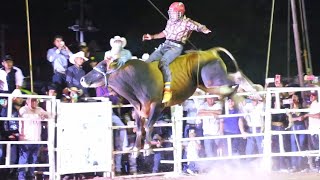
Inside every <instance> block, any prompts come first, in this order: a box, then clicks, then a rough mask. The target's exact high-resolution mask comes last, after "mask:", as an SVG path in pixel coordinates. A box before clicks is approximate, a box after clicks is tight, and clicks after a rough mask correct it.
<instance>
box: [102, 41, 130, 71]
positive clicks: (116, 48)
mask: <svg viewBox="0 0 320 180" xmlns="http://www.w3.org/2000/svg"><path fill="white" fill-rule="evenodd" d="M126 45H127V40H126V38H124V37H120V36H115V37H114V38H111V39H110V46H111V50H109V51H106V52H105V54H104V59H105V60H107V61H108V68H107V69H108V70H110V69H113V68H116V67H119V66H122V65H124V64H125V63H126V62H127V61H128V60H130V59H131V58H132V54H131V52H130V51H129V50H127V49H124V47H126ZM116 59H117V64H116V67H113V65H112V66H110V64H111V63H112V62H113V61H114V60H116Z"/></svg>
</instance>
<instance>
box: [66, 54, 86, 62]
mask: <svg viewBox="0 0 320 180" xmlns="http://www.w3.org/2000/svg"><path fill="white" fill-rule="evenodd" d="M78 57H79V58H82V59H84V60H85V61H88V58H86V57H85V56H84V52H83V51H79V52H77V53H75V54H72V55H71V56H70V58H69V61H70V63H71V64H75V62H74V60H75V59H76V58H78Z"/></svg>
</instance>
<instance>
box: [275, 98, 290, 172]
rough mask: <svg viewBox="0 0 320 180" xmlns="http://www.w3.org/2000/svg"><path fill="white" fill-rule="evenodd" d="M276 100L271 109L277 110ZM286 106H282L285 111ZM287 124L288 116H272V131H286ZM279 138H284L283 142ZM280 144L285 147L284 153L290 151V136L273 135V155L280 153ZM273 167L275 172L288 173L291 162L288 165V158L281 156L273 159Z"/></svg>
mask: <svg viewBox="0 0 320 180" xmlns="http://www.w3.org/2000/svg"><path fill="white" fill-rule="evenodd" d="M280 103H281V102H280ZM276 107H277V105H276V99H275V97H273V98H272V100H271V108H276ZM284 108H285V107H284V105H283V104H282V103H281V104H280V109H284ZM286 124H287V119H286V115H285V114H284V113H279V114H272V115H271V130H272V131H285V125H286ZM279 136H282V139H283V141H282V142H281V141H279ZM280 144H283V145H284V146H285V147H284V148H285V149H284V151H289V150H290V148H291V147H290V135H289V136H287V135H273V136H272V144H271V148H272V149H271V150H272V152H273V153H279V152H280ZM272 159H273V167H272V169H273V170H275V171H284V172H288V167H290V166H291V162H290V161H288V163H286V157H283V156H279V157H273V158H272Z"/></svg>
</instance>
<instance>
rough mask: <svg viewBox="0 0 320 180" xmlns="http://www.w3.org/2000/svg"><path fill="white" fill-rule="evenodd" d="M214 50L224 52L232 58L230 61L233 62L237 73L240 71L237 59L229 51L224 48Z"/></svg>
mask: <svg viewBox="0 0 320 180" xmlns="http://www.w3.org/2000/svg"><path fill="white" fill-rule="evenodd" d="M213 50H215V51H217V52H219V51H222V52H224V53H226V54H227V55H228V56H229V57H230V59H231V60H232V62H233V64H234V66H235V67H236V71H237V72H239V71H240V68H239V66H238V62H237V61H236V59H235V58H234V57H233V55H232V54H231V53H230V52H229V51H228V50H227V49H225V48H223V47H215V48H213Z"/></svg>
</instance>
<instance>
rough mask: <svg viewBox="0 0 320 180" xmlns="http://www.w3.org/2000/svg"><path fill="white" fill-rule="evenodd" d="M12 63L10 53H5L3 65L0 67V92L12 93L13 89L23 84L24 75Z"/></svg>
mask: <svg viewBox="0 0 320 180" xmlns="http://www.w3.org/2000/svg"><path fill="white" fill-rule="evenodd" d="M13 65H14V61H13V58H12V57H11V56H10V55H6V56H5V58H4V59H3V60H2V66H3V67H2V68H1V69H0V92H1V93H12V92H13V91H14V90H15V89H19V88H20V87H21V86H22V84H23V79H24V76H23V74H22V71H21V69H19V68H18V67H15V66H13Z"/></svg>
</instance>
